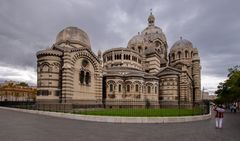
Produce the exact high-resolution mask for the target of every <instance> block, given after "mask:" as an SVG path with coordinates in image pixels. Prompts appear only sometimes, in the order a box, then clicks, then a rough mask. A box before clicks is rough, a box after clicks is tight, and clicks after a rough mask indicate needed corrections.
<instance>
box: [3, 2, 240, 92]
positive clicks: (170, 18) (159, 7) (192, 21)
mask: <svg viewBox="0 0 240 141" xmlns="http://www.w3.org/2000/svg"><path fill="white" fill-rule="evenodd" d="M239 6H240V1H239V0H159V1H156V0H154V1H153V0H152V1H151V0H112V1H110V0H1V1H0V81H4V80H17V81H26V82H28V83H32V84H36V80H37V77H36V52H37V51H39V50H42V49H45V48H47V47H50V46H51V45H52V44H53V43H54V42H55V38H56V35H57V34H58V32H60V31H61V30H62V29H64V28H65V27H67V26H77V27H79V28H81V29H83V30H84V31H85V32H87V34H88V36H89V38H90V41H91V45H92V49H93V51H94V52H95V53H96V52H97V51H98V50H99V49H100V50H101V51H102V52H103V51H105V50H107V49H110V48H113V47H119V46H121V47H126V45H127V43H128V40H129V39H131V37H133V36H134V35H136V34H137V33H138V32H141V31H142V30H143V29H144V28H145V27H146V26H147V17H148V16H149V13H150V9H153V14H154V16H155V18H156V25H157V26H159V27H161V28H162V29H163V32H164V33H165V35H166V37H167V41H168V46H169V49H170V48H171V46H172V45H173V43H174V42H175V41H177V40H179V37H180V36H182V37H183V38H184V39H187V40H190V41H191V42H192V43H193V45H194V47H197V48H198V50H199V52H200V57H201V65H202V86H203V87H204V88H205V89H207V90H214V89H216V86H217V85H218V83H219V82H221V81H223V80H224V79H226V75H227V69H228V68H229V67H232V66H234V65H239V64H240V63H239V54H240V46H239V45H240V16H239V13H240V8H239Z"/></svg>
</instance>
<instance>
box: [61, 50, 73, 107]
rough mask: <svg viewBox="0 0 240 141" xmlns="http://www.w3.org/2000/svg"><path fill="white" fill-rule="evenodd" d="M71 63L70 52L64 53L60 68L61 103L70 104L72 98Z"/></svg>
mask: <svg viewBox="0 0 240 141" xmlns="http://www.w3.org/2000/svg"><path fill="white" fill-rule="evenodd" d="M72 68H73V63H72V60H71V55H70V52H64V56H63V67H62V103H70V102H71V100H72V96H73V69H72Z"/></svg>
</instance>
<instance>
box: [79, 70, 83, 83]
mask: <svg viewBox="0 0 240 141" xmlns="http://www.w3.org/2000/svg"><path fill="white" fill-rule="evenodd" d="M79 80H80V83H81V84H83V83H84V71H81V72H80V77H79Z"/></svg>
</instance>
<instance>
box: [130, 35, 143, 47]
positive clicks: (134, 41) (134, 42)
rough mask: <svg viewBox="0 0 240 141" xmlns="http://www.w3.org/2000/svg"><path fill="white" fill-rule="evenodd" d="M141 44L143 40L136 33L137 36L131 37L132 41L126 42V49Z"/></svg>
mask: <svg viewBox="0 0 240 141" xmlns="http://www.w3.org/2000/svg"><path fill="white" fill-rule="evenodd" d="M143 43H144V38H143V36H142V35H140V34H139V33H138V35H135V36H133V37H132V39H130V40H129V41H128V47H130V46H131V45H134V46H135V45H143Z"/></svg>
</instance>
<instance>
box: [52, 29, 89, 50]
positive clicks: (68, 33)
mask: <svg viewBox="0 0 240 141" xmlns="http://www.w3.org/2000/svg"><path fill="white" fill-rule="evenodd" d="M67 42H69V43H73V44H80V45H81V46H83V47H89V48H91V45H90V40H89V38H88V35H87V33H86V32H84V31H83V30H81V29H79V28H77V27H67V28H65V29H63V30H62V31H61V32H59V33H58V35H57V38H56V44H61V43H67Z"/></svg>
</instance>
